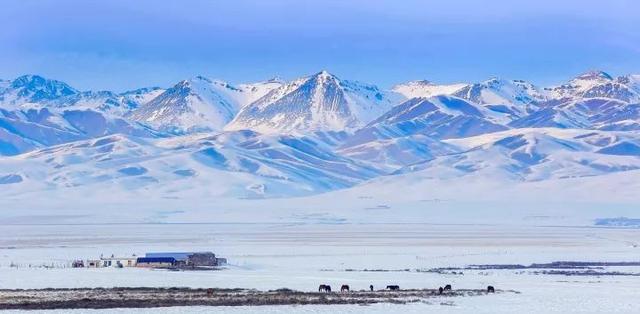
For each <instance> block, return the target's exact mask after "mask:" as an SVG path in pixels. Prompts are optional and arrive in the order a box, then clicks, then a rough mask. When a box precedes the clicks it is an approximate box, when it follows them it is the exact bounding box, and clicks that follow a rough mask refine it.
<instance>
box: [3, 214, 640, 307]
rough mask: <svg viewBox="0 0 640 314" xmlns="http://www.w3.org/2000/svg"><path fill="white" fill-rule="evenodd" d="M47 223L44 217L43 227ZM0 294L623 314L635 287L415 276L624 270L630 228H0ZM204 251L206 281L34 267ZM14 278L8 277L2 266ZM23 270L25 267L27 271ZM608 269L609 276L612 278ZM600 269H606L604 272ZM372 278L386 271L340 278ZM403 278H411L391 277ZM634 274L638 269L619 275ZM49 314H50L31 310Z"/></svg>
mask: <svg viewBox="0 0 640 314" xmlns="http://www.w3.org/2000/svg"><path fill="white" fill-rule="evenodd" d="M52 219H53V221H55V218H52ZM2 229H3V233H4V234H5V235H6V236H4V237H3V238H2V240H0V247H1V248H2V249H1V250H0V288H45V287H109V286H133V287H135V286H189V287H245V288H256V289H264V290H267V289H277V288H281V287H288V288H292V289H297V290H303V291H313V290H315V289H317V286H318V284H320V283H328V284H331V285H332V286H337V285H340V284H343V283H347V284H349V285H350V286H351V287H352V288H353V289H366V287H368V285H369V284H373V285H374V286H375V287H382V286H386V285H387V284H399V285H400V286H401V287H403V288H431V287H438V286H442V285H444V284H452V285H453V287H454V288H456V287H459V288H483V287H486V286H487V285H493V286H495V287H496V288H498V289H503V290H515V291H518V292H520V293H518V294H516V293H504V294H496V295H490V296H486V297H460V298H452V299H443V300H435V301H433V302H430V303H419V304H409V305H390V304H379V305H372V306H366V307H363V306H357V305H354V306H269V307H258V308H256V307H239V308H206V307H194V308H191V307H190V308H163V309H137V310H132V309H126V310H100V311H86V310H82V311H75V312H77V313H85V312H97V313H125V312H126V313H149V312H154V313H158V312H161V313H184V312H196V313H198V312H202V313H204V312H207V313H210V312H220V313H246V312H255V311H260V312H262V311H265V312H267V313H281V312H282V313H284V312H300V313H315V312H327V311H331V312H333V311H338V312H345V313H370V312H374V313H376V312H389V311H390V312H399V311H403V312H409V313H424V312H428V311H443V312H445V313H489V312H491V313H514V312H518V313H534V312H538V311H541V310H542V311H544V312H545V313H568V312H582V313H605V312H606V313H615V312H618V313H634V312H637V311H639V310H640V303H639V302H637V291H638V289H639V288H640V282H639V281H638V279H637V278H638V277H629V276H599V277H595V276H586V277H580V276H575V277H574V276H571V277H569V276H562V275H534V274H531V273H529V272H528V271H525V272H524V273H522V274H520V273H518V272H517V271H514V270H488V271H486V270H485V271H476V270H473V271H472V270H465V271H464V275H450V274H437V273H427V272H416V271H415V270H416V269H421V270H427V269H430V268H435V267H452V266H453V267H455V266H465V265H469V264H498V263H499V264H515V263H519V264H525V265H528V264H530V263H545V262H550V261H556V260H576V261H630V260H636V261H637V257H638V250H639V247H638V246H639V244H640V243H638V242H639V241H638V239H640V237H638V236H639V235H640V230H638V229H611V228H593V227H567V226H524V227H523V226H517V225H509V224H492V225H479V224H475V225H474V224H447V225H442V224H420V223H417V224H411V223H402V224H393V223H390V224H385V223H378V224H352V223H337V224H336V223H324V224H319V223H278V224H262V223H259V224H224V223H223V224H218V223H201V224H79V225H73V224H71V225H69V224H62V225H3V226H2ZM184 249H189V250H213V251H215V252H216V253H217V254H219V255H220V256H225V257H227V258H228V259H229V263H230V266H228V267H227V269H225V270H222V271H218V272H188V271H185V272H167V271H159V270H158V271H154V270H147V269H135V268H131V269H72V268H61V269H60V268H53V269H46V268H38V267H37V266H38V265H41V264H54V265H61V264H63V263H65V262H68V261H70V260H72V259H74V258H77V257H92V256H98V255H99V254H103V253H104V254H112V253H113V254H116V255H123V254H131V253H139V254H140V253H144V252H147V251H165V250H166V251H175V250H184ZM11 263H13V264H17V267H10V264H11ZM29 264H31V265H32V267H29ZM613 268H615V267H613ZM613 268H612V270H615V269H613ZM348 269H353V270H364V269H383V270H391V271H389V272H363V271H346V270H348ZM404 269H410V270H411V271H408V272H407V271H402V270H404ZM620 270H623V271H627V272H638V271H640V269H639V268H638V267H635V268H634V267H626V268H623V269H620ZM43 312H45V313H61V311H58V312H56V311H43Z"/></svg>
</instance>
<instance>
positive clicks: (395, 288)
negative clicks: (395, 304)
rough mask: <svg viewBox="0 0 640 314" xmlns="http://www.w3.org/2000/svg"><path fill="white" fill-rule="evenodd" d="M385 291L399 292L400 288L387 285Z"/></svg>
mask: <svg viewBox="0 0 640 314" xmlns="http://www.w3.org/2000/svg"><path fill="white" fill-rule="evenodd" d="M387 289H389V290H391V291H395V290H400V286H398V285H388V286H387Z"/></svg>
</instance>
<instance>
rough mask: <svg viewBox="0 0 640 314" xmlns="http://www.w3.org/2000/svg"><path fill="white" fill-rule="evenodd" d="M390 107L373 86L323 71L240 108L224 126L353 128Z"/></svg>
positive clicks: (283, 129) (290, 129)
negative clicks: (343, 78) (234, 116)
mask: <svg viewBox="0 0 640 314" xmlns="http://www.w3.org/2000/svg"><path fill="white" fill-rule="evenodd" d="M391 106H392V102H391V101H390V100H389V99H388V98H387V97H386V95H385V94H384V93H383V92H381V91H380V90H379V89H378V88H377V87H375V86H374V85H368V84H363V83H359V82H355V81H346V80H341V79H339V78H338V77H337V76H335V75H333V74H331V73H329V72H328V71H326V70H323V71H320V72H317V73H315V74H312V75H310V76H306V77H303V78H299V79H295V80H293V81H291V82H289V83H287V84H284V85H282V86H280V87H279V88H276V89H274V90H272V91H271V92H270V93H268V94H266V95H265V96H264V97H262V98H260V99H258V100H256V101H255V102H253V103H252V104H250V105H248V106H246V107H244V108H242V110H240V112H239V114H238V115H237V116H236V118H235V119H234V120H233V121H232V122H231V123H230V124H229V125H228V126H227V129H229V130H240V129H253V130H257V131H259V132H263V133H277V132H297V131H330V130H345V129H353V128H356V127H359V126H363V125H364V124H366V123H367V122H369V121H371V120H373V119H375V118H376V117H377V116H379V115H380V114H382V113H383V112H384V111H386V110H387V109H388V108H390V107H391Z"/></svg>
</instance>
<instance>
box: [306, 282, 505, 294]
mask: <svg viewBox="0 0 640 314" xmlns="http://www.w3.org/2000/svg"><path fill="white" fill-rule="evenodd" d="M385 290H390V291H398V290H400V286H398V285H388V286H387V287H386V288H385ZM451 290H452V288H451V285H445V286H444V288H443V287H439V288H438V293H439V294H443V293H444V292H445V291H451ZM349 291H350V287H349V285H342V286H341V287H340V292H349ZM369 291H373V285H369ZM318 292H331V286H330V285H326V284H325V285H320V286H319V287H318ZM495 292H496V289H495V288H494V287H493V286H487V293H495Z"/></svg>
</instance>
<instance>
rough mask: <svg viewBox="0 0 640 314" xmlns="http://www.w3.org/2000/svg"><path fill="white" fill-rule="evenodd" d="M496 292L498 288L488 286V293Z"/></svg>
mask: <svg viewBox="0 0 640 314" xmlns="http://www.w3.org/2000/svg"><path fill="white" fill-rule="evenodd" d="M495 292H496V288H494V287H493V286H487V293H495Z"/></svg>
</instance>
